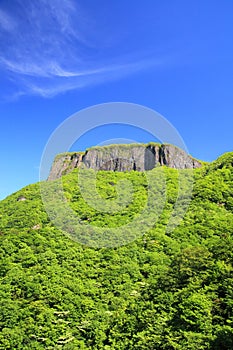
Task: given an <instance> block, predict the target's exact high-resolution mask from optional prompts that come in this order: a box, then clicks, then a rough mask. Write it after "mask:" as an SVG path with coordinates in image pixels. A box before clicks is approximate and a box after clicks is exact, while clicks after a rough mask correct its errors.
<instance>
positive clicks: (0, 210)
mask: <svg viewBox="0 0 233 350" xmlns="http://www.w3.org/2000/svg"><path fill="white" fill-rule="evenodd" d="M78 171H79V170H78V169H75V170H74V171H73V172H72V173H70V174H68V175H65V176H64V177H63V178H62V181H63V187H64V193H65V197H66V201H67V203H69V205H70V206H71V207H72V209H73V210H74V211H75V212H76V213H77V215H78V217H79V218H80V221H81V223H82V224H83V230H84V231H83V235H85V223H88V224H89V225H92V226H93V227H113V228H114V227H117V226H119V225H124V224H127V223H129V222H130V221H132V220H133V219H135V218H136V217H137V214H139V213H140V212H141V210H142V208H144V206H145V204H146V202H147V193H148V192H147V191H148V183H147V177H146V175H145V173H139V172H134V171H132V172H127V173H117V172H106V171H99V172H98V174H97V190H98V194H99V196H100V197H101V198H103V199H105V200H106V201H110V202H111V203H112V204H111V207H112V206H113V209H114V205H115V206H116V208H115V209H116V210H115V211H114V210H113V212H109V211H106V212H100V211H98V210H97V209H95V208H93V206H91V205H89V204H90V203H89V204H88V202H87V201H86V200H84V199H83V197H82V193H81V191H80V188H79V187H78V184H77V175H78ZM161 171H163V172H164V174H165V175H166V176H165V177H166V201H165V204H164V207H163V210H162V212H161V214H160V216H159V219H158V220H157V222H155V225H154V227H152V228H150V229H149V230H148V231H147V232H146V233H145V234H144V235H143V236H142V237H137V239H136V240H134V241H132V242H131V243H129V244H127V245H123V246H120V247H115V248H91V247H88V246H87V245H83V244H80V243H79V242H75V241H73V240H71V239H69V238H68V237H67V236H66V235H65V234H64V233H62V232H61V231H60V230H59V229H58V228H56V227H55V226H54V225H53V223H52V222H51V221H50V220H49V218H48V215H47V213H46V212H45V209H44V206H43V203H42V200H41V193H40V184H35V185H30V186H27V187H26V188H24V189H22V190H21V191H19V192H17V193H14V194H13V195H11V196H9V197H8V198H6V199H5V200H4V201H1V202H0V251H1V252H0V257H1V258H0V280H1V284H0V349H4V350H5V349H6V350H7V349H15V350H18V349H24V350H33V349H38V350H39V349H64V350H77V349H81V350H86V349H90V350H91V349H96V350H124V349H127V350H135V349H136V350H137V349H138V350H144V349H145V350H146V349H151V350H157V349H159V350H160V349H161V350H173V349H174V350H204V349H211V350H212V349H213V350H219V349H221V350H231V349H233V313H232V308H233V274H232V260H233V237H232V233H233V153H227V154H224V155H223V156H222V157H220V158H219V159H218V160H216V161H215V162H213V163H211V164H209V165H205V166H203V167H202V168H200V169H196V170H195V171H194V179H195V181H194V187H193V193H192V200H191V202H190V205H189V208H188V210H187V212H186V214H185V216H184V219H183V221H181V223H180V225H179V226H177V227H176V228H175V230H173V231H172V230H171V231H168V230H167V229H166V228H167V223H168V221H169V218H170V216H171V214H172V213H174V212H173V209H174V206H175V202H176V198H177V195H178V174H179V172H178V170H175V169H169V168H166V167H159V168H156V169H153V170H152V171H151V172H150V174H151V175H152V177H153V176H154V177H155V178H156V174H157V175H158V174H159V172H161ZM182 174H184V177H186V179H187V181H186V182H185V181H184V182H183V189H182V191H181V193H179V196H180V197H181V204H182V201H183V203H185V202H186V201H188V199H189V198H188V197H187V196H185V193H187V192H188V191H187V187H188V186H189V185H190V182H189V181H190V180H189V175H190V174H191V172H190V170H183V171H182ZM158 178H159V177H158ZM120 180H121V181H123V180H127V181H130V182H131V184H132V188H133V197H132V200H131V201H130V203H127V201H126V202H125V205H123V206H122V208H120V210H119V206H118V203H117V198H118V196H119V194H120V195H122V196H123V197H122V198H123V202H124V200H125V195H124V186H123V187H122V192H119V191H118V190H117V184H118V182H119V181H120ZM56 181H59V180H56ZM88 181H89V180H88V178H87V186H86V187H87V188H88V185H90V188H91V183H90V184H89V183H88ZM55 183H56V182H55V181H54V182H50V183H48V186H51V188H52V186H54V184H55ZM156 183H157V181H156ZM156 183H155V185H156ZM158 183H159V182H158ZM154 188H155V195H156V190H158V187H156V186H155V187H154ZM126 190H127V189H125V191H126ZM88 195H90V197H93V198H94V200H99V198H97V197H96V198H95V195H94V196H92V193H91V192H90V193H87V196H88ZM23 199H25V200H23ZM123 204H124V203H123ZM180 210H181V208H180V207H178V208H177V212H178V214H177V215H178V216H179V211H180ZM175 215H176V213H175ZM67 219H69V218H67Z"/></svg>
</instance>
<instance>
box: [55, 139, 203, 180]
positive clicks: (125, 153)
mask: <svg viewBox="0 0 233 350" xmlns="http://www.w3.org/2000/svg"><path fill="white" fill-rule="evenodd" d="M81 164H84V165H85V167H86V168H91V169H94V170H110V171H131V170H136V171H145V170H151V169H153V168H154V167H156V166H158V165H166V166H168V167H170V168H176V169H185V168H198V167H200V166H201V165H202V164H201V162H199V161H198V160H196V159H194V158H193V157H191V156H190V155H188V154H187V153H186V152H185V151H183V150H182V149H180V148H178V147H176V146H173V145H168V144H156V143H149V144H147V145H144V144H126V145H120V144H117V145H109V146H102V147H93V148H90V149H88V150H87V151H86V152H85V153H81V152H73V153H63V154H60V155H58V156H57V157H56V158H55V160H54V162H53V165H52V168H51V171H50V174H49V177H48V180H55V179H57V178H59V177H61V176H62V175H64V174H67V173H69V172H70V171H72V170H73V169H75V168H78V167H79V166H80V165H81Z"/></svg>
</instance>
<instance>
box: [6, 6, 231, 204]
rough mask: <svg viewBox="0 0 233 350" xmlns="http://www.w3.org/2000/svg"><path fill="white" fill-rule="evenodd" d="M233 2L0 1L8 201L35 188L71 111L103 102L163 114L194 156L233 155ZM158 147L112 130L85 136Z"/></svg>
mask: <svg viewBox="0 0 233 350" xmlns="http://www.w3.org/2000/svg"><path fill="white" fill-rule="evenodd" d="M232 18H233V1H231V0H223V1H220V0H218V1H217V0H205V1H200V0H195V1H192V0H190V1H185V0H184V1H182V0H177V1H173V0H167V1H157V0H147V1H139V0H138V1H137V0H136V1H135V0H134V1H132V0H126V1H125V0H124V1H123V0H118V1H115V0H85V1H84V0H82V1H79V0H36V1H34V0H31V1H23V0H11V1H9V0H1V1H0V110H1V129H0V142H1V147H0V159H1V172H0V198H4V197H5V196H6V195H8V194H10V193H12V192H14V191H16V190H18V189H20V188H21V187H23V186H25V185H27V184H29V183H33V182H37V181H38V179H39V165H40V159H41V156H42V152H43V149H44V147H45V144H46V142H47V140H48V138H49V137H50V135H51V133H52V132H53V130H54V129H55V128H56V127H57V126H58V125H59V124H60V123H61V122H63V121H64V120H65V119H66V118H67V117H69V116H70V115H72V114H73V113H75V112H77V111H79V110H81V109H83V108H86V107H89V106H92V105H95V104H99V103H105V102H112V101H113V102H114V101H121V102H132V103H137V104H141V105H145V106H147V107H149V108H152V109H155V110H156V111H158V112H159V113H160V114H162V115H163V116H164V117H166V118H167V119H168V120H169V121H170V122H171V123H172V124H173V125H174V127H175V128H176V129H177V130H178V131H179V133H180V134H181V136H182V137H183V139H184V141H185V143H186V145H187V148H188V150H189V152H190V153H191V154H192V155H193V156H194V157H197V158H199V159H203V160H207V161H211V160H213V159H215V158H216V157H218V156H219V155H220V154H222V153H224V152H227V151H231V150H232V124H233V122H232V120H233V21H232ZM106 138H109V139H112V138H127V139H134V140H135V139H136V140H138V141H141V142H146V141H150V135H148V134H146V133H143V132H139V131H138V130H134V129H132V128H128V127H115V126H112V127H111V126H109V127H106V128H105V129H103V128H99V129H96V130H95V131H93V132H92V133H90V134H89V135H85V136H84V137H83V138H82V139H80V141H79V142H77V144H76V147H77V148H79V149H84V148H86V147H89V146H91V145H95V144H97V143H99V142H102V141H104V140H105V139H106Z"/></svg>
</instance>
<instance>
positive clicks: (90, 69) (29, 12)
mask: <svg viewBox="0 0 233 350" xmlns="http://www.w3.org/2000/svg"><path fill="white" fill-rule="evenodd" d="M15 2H16V4H17V6H16V7H15V12H14V14H13V15H14V16H13V15H12V14H11V13H7V12H6V11H3V10H1V9H0V69H1V70H2V71H4V72H8V74H10V76H11V78H12V77H13V80H14V82H15V83H16V85H18V87H19V91H20V93H17V92H16V93H15V94H14V95H15V96H21V95H23V94H37V95H41V96H43V97H51V96H54V95H57V94H59V93H62V92H65V91H69V90H73V89H79V88H82V87H84V86H87V85H92V84H96V83H98V82H102V81H106V80H110V79H116V78H119V77H121V76H123V75H125V74H129V73H132V72H134V71H137V70H139V69H144V68H145V67H148V66H151V65H152V64H160V62H157V63H156V62H154V61H153V60H142V59H140V58H139V59H137V60H136V59H135V57H134V56H133V55H132V57H131V58H130V57H124V56H122V57H119V56H118V57H113V56H114V55H111V54H109V55H107V54H105V53H104V52H103V53H102V54H101V50H100V49H99V50H98V49H97V48H96V47H95V45H93V43H94V42H95V35H96V32H95V31H93V30H92V32H90V29H89V28H92V29H93V28H94V22H93V23H92V22H91V19H90V18H88V16H87V14H86V13H85V11H84V10H83V9H81V8H80V7H79V5H78V2H77V1H74V0H53V1H47V0H37V1H29V2H25V1H23V0H15ZM13 18H14V19H13ZM16 28H17V30H16ZM5 31H7V32H8V35H7V37H6V36H5ZM103 40H104V39H103Z"/></svg>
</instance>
